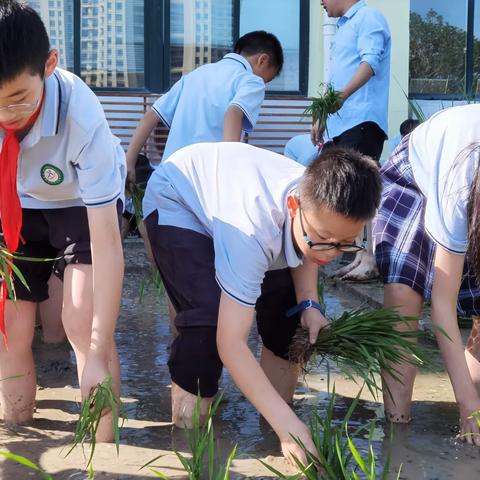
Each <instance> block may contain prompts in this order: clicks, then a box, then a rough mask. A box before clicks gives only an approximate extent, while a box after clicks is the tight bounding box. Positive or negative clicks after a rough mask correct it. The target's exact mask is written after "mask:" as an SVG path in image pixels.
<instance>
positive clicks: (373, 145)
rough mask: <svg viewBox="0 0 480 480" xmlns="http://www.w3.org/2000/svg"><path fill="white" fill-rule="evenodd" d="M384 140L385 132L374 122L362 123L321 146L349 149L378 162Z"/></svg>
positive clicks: (324, 147)
mask: <svg viewBox="0 0 480 480" xmlns="http://www.w3.org/2000/svg"><path fill="white" fill-rule="evenodd" d="M385 140H386V135H385V132H384V131H383V130H382V129H381V128H380V127H379V126H378V125H377V124H376V123H375V122H364V123H360V124H359V125H356V126H355V127H353V128H350V129H349V130H346V131H345V132H343V133H342V134H341V135H339V136H338V137H334V138H333V139H332V140H331V141H329V142H327V143H326V144H325V145H324V146H323V149H326V148H332V147H341V148H351V149H353V150H357V151H358V152H360V153H361V154H363V155H368V156H369V157H371V158H373V159H374V160H375V161H376V162H379V161H380V157H381V156H382V150H383V144H384V142H385Z"/></svg>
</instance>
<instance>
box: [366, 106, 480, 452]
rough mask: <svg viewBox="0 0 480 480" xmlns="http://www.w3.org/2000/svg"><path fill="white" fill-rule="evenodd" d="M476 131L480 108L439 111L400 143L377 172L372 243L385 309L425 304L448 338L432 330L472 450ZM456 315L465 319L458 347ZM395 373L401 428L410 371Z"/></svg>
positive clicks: (477, 394) (477, 395)
mask: <svg viewBox="0 0 480 480" xmlns="http://www.w3.org/2000/svg"><path fill="white" fill-rule="evenodd" d="M479 132H480V105H467V106H462V107H456V108H450V109H448V110H444V111H442V112H440V113H437V114H436V115H434V116H433V117H431V118H430V119H429V120H427V121H426V122H425V123H423V124H421V125H419V126H418V127H416V128H415V130H414V131H413V132H412V133H411V134H410V135H409V136H406V137H405V138H404V139H403V140H402V142H401V143H400V145H399V146H398V147H397V149H396V150H395V152H394V155H392V156H391V157H390V159H389V160H388V161H387V162H386V163H385V165H384V166H383V168H382V179H383V193H382V201H381V205H380V209H379V212H378V216H377V217H376V219H375V222H374V244H375V255H376V260H377V264H378V268H379V270H380V273H381V275H382V276H383V281H384V283H385V306H386V307H399V312H400V313H401V314H402V315H406V316H407V315H408V316H414V317H418V316H419V315H420V314H421V312H422V309H423V303H424V300H425V299H429V298H430V299H431V302H432V313H431V315H432V323H433V324H434V325H435V326H437V327H441V330H443V332H445V333H446V334H447V335H445V334H444V333H443V332H442V331H441V330H440V329H438V330H437V340H438V344H439V346H440V350H441V353H442V356H443V359H444V361H445V364H446V367H447V371H448V374H449V376H450V379H451V381H452V386H453V390H454V393H455V398H456V400H457V403H458V406H459V409H460V435H461V438H462V439H464V440H467V441H468V442H469V443H471V442H474V443H475V444H476V445H479V446H480V435H479V433H480V428H479V421H478V420H479V418H478V414H477V416H476V415H474V413H475V412H479V411H480V337H479V331H480V289H479V287H478V279H479V278H480V243H479V242H480V236H479V235H480V171H479V168H478V162H479V154H480V142H479V141H480V136H479ZM466 258H467V259H468V262H466V261H465V259H466ZM457 310H458V312H461V313H462V314H464V315H472V316H473V328H472V333H471V335H470V338H469V340H468V343H467V348H466V350H464V346H463V342H462V337H461V336H460V331H459V328H458V323H457ZM411 328H417V324H416V322H412V325H411ZM395 368H396V371H397V374H398V375H399V377H400V380H401V382H398V381H395V380H394V379H393V378H389V379H388V381H387V384H386V386H385V389H384V403H385V411H386V415H387V417H388V418H389V419H390V420H392V421H393V422H402V423H405V422H408V421H409V420H410V406H411V400H412V390H413V383H414V379H415V369H414V368H413V367H411V366H410V365H395ZM387 378H388V377H387ZM388 392H391V395H390V393H388Z"/></svg>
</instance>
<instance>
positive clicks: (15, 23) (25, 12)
mask: <svg viewBox="0 0 480 480" xmlns="http://www.w3.org/2000/svg"><path fill="white" fill-rule="evenodd" d="M49 52H50V42H49V40H48V34H47V31H46V29H45V25H44V24H43V22H42V19H41V18H40V16H39V15H38V13H37V12H36V11H35V10H34V9H33V8H31V7H29V6H28V5H27V4H26V3H25V2H23V1H18V0H1V1H0V85H2V84H4V83H5V82H9V81H11V80H13V79H14V78H15V77H17V76H18V75H21V74H22V73H23V72H25V71H28V72H29V73H30V74H32V75H40V77H41V78H43V76H44V73H45V63H46V62H47V59H48V54H49Z"/></svg>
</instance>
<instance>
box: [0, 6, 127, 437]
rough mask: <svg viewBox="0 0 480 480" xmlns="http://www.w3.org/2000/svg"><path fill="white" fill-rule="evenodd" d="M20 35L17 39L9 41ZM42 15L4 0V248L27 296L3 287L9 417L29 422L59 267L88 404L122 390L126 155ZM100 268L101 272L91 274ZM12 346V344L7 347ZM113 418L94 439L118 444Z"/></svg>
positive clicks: (0, 111) (0, 52)
mask: <svg viewBox="0 0 480 480" xmlns="http://www.w3.org/2000/svg"><path fill="white" fill-rule="evenodd" d="M12 39H15V41H12ZM57 59H58V55H57V52H56V51H55V50H50V45H49V39H48V36H47V32H46V30H45V27H44V25H43V23H42V21H41V19H40V17H39V16H38V14H37V13H36V12H35V11H34V10H33V9H31V8H30V7H28V6H26V5H25V4H24V3H23V2H17V1H13V0H4V1H2V2H1V3H0V145H1V150H0V217H1V222H2V231H3V240H4V243H5V245H6V247H7V248H8V250H9V251H10V252H15V254H16V256H17V257H22V256H26V257H35V258H40V259H42V258H43V259H55V260H54V261H52V262H31V261H26V260H24V261H22V260H20V259H19V258H15V259H14V263H15V265H16V267H17V268H18V269H19V270H20V271H21V273H22V275H23V276H24V277H25V280H26V283H27V285H28V288H26V287H25V286H24V285H23V283H22V282H21V281H20V280H19V278H18V277H17V276H16V275H13V282H14V287H15V302H13V301H11V300H10V299H8V300H7V298H6V297H7V289H6V285H5V282H3V283H2V285H1V287H0V289H1V290H0V292H1V297H0V330H1V332H2V333H3V335H4V340H5V341H0V378H1V379H6V380H5V381H3V382H0V403H1V406H2V410H3V419H4V420H5V422H7V423H11V424H20V423H25V422H29V421H30V420H31V419H32V416H33V411H34V406H35V393H36V377H35V366H34V362H33V356H32V349H31V342H32V337H33V331H34V324H35V309H36V303H37V302H41V301H43V300H45V299H47V298H48V286H47V282H48V279H49V277H50V275H51V273H52V270H53V271H54V272H55V273H56V274H57V275H58V276H59V277H60V278H62V279H63V313H62V317H63V324H64V327H65V331H66V333H67V336H68V339H69V341H70V343H71V344H72V347H73V351H74V353H75V356H76V360H77V368H78V377H79V380H80V387H81V391H82V396H83V397H84V398H85V397H86V396H87V395H88V394H89V393H90V391H91V389H92V388H93V387H95V386H96V385H97V384H98V383H99V382H101V381H102V380H103V379H104V378H105V377H106V376H107V375H108V374H111V375H112V377H113V379H114V384H115V388H116V389H117V390H118V389H119V382H120V380H119V365H118V358H117V354H116V349H115V343H114V338H113V334H114V330H115V324H116V320H117V316H118V311H119V305H120V295H121V289H122V279H123V255H122V247H121V241H120V230H119V219H118V213H119V212H118V210H117V209H121V206H122V194H123V190H124V183H125V177H126V166H125V155H124V152H123V150H122V149H121V147H120V144H119V141H118V139H116V138H115V137H113V135H112V134H111V132H110V129H109V127H108V124H107V122H106V120H105V116H104V114H103V110H102V108H101V106H100V104H99V102H98V100H97V98H96V97H95V95H94V94H93V92H92V91H91V90H90V89H89V88H88V87H87V86H86V85H85V84H84V83H83V82H82V81H81V80H80V79H79V78H77V77H76V76H75V75H73V74H71V73H69V72H66V71H64V70H61V69H59V68H57ZM93 267H95V268H93ZM9 298H11V296H10V297H9ZM7 340H8V348H7ZM108 417H109V415H106V416H104V417H103V419H102V422H101V425H100V429H99V431H98V435H97V439H99V440H100V441H104V440H109V439H111V438H112V435H113V432H112V426H111V419H110V420H109V418H108Z"/></svg>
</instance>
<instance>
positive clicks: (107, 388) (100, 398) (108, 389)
mask: <svg viewBox="0 0 480 480" xmlns="http://www.w3.org/2000/svg"><path fill="white" fill-rule="evenodd" d="M110 412H111V414H112V425H113V439H114V441H115V445H116V448H117V455H118V453H119V449H120V429H121V428H123V424H124V422H125V418H126V415H125V407H124V406H123V404H122V401H121V400H120V397H119V396H118V395H116V394H115V393H114V392H113V388H112V377H111V376H110V375H109V376H108V377H106V378H105V380H103V382H102V383H99V384H98V385H97V386H96V387H95V388H94V389H93V390H92V392H91V393H90V395H89V396H88V398H87V399H86V400H85V401H84V402H83V404H82V407H81V410H80V416H79V418H78V421H77V426H76V428H75V434H74V437H73V445H72V447H71V448H70V450H69V451H68V453H67V456H68V455H69V454H70V453H71V452H72V451H73V449H74V448H75V447H76V446H77V445H78V444H81V445H82V446H83V444H84V442H85V440H87V439H88V440H89V442H90V445H91V449H90V456H89V458H88V462H87V466H89V465H90V464H91V462H92V459H93V454H94V453H95V446H96V444H97V440H96V435H97V430H98V426H99V424H100V420H101V419H102V417H103V416H104V415H105V414H107V413H110ZM120 418H121V419H122V420H121V423H120V422H119V419H120Z"/></svg>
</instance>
